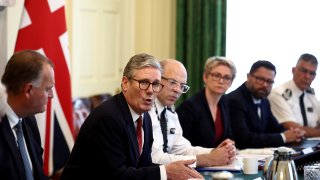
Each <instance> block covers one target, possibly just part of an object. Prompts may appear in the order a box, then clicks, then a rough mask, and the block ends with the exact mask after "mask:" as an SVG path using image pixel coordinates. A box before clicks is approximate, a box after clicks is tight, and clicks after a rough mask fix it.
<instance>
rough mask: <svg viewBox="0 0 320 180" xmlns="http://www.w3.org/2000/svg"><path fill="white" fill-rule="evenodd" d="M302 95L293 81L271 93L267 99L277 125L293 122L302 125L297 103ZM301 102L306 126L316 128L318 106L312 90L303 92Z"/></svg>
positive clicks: (319, 110)
mask: <svg viewBox="0 0 320 180" xmlns="http://www.w3.org/2000/svg"><path fill="white" fill-rule="evenodd" d="M302 93H303V91H301V90H300V89H299V88H298V87H297V86H296V84H295V83H294V81H293V80H290V81H288V82H286V83H284V84H282V85H280V86H279V87H276V88H274V89H273V90H272V91H271V93H270V95H269V97H268V98H269V100H270V104H271V110H272V113H273V115H274V116H275V117H276V118H277V120H278V121H279V123H284V122H289V121H294V122H296V123H298V124H300V125H303V117H302V114H301V109H300V103H299V98H300V96H301V94H302ZM303 102H304V106H305V112H306V117H307V123H308V126H309V127H316V126H318V125H319V122H320V116H319V114H320V105H319V101H318V100H317V98H316V96H315V93H314V90H313V88H310V89H307V90H305V91H304V98H303Z"/></svg>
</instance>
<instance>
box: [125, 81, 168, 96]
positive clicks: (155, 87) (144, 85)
mask: <svg viewBox="0 0 320 180" xmlns="http://www.w3.org/2000/svg"><path fill="white" fill-rule="evenodd" d="M128 79H129V80H134V81H136V82H138V83H139V88H140V89H141V90H147V89H148V88H149V86H150V84H151V85H152V91H153V92H156V93H158V92H160V91H161V90H162V88H163V86H164V85H163V84H161V83H158V82H148V81H147V80H137V79H134V78H128ZM143 83H145V84H143ZM147 83H148V85H147ZM157 88H159V89H157Z"/></svg>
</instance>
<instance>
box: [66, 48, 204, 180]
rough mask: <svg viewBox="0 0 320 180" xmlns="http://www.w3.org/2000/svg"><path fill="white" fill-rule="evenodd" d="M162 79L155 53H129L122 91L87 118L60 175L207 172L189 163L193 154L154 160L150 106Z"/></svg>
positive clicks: (165, 175)
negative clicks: (160, 161)
mask: <svg viewBox="0 0 320 180" xmlns="http://www.w3.org/2000/svg"><path fill="white" fill-rule="evenodd" d="M160 80H161V67H160V64H159V62H158V61H157V60H155V58H154V57H153V56H150V55H148V54H138V55H135V56H133V57H132V58H131V59H130V61H129V62H128V64H127V65H126V67H125V69H124V72H123V77H122V83H121V87H122V92H121V93H120V94H118V95H115V96H113V97H112V98H110V99H109V100H107V101H105V102H104V103H102V104H101V105H100V106H98V107H96V108H95V109H94V110H93V111H92V113H91V114H90V115H89V116H88V118H87V119H86V120H85V122H84V124H83V125H82V127H81V129H80V132H79V135H78V137H77V140H76V143H75V145H74V148H73V150H72V152H71V156H70V159H69V161H68V163H67V165H66V166H65V168H64V171H63V172H62V176H61V180H64V179H150V180H151V179H152V180H154V179H188V178H196V177H202V176H201V175H200V174H199V173H197V172H196V171H195V170H193V169H191V168H189V167H188V165H190V164H192V163H194V162H195V161H194V160H188V161H177V162H174V163H171V164H167V165H161V166H159V165H156V164H153V163H152V161H151V147H152V142H153V137H152V124H151V119H150V116H149V114H148V113H147V111H149V110H150V109H151V107H152V105H153V101H154V98H155V96H156V95H157V93H158V92H159V91H160V90H161V89H162V87H163V85H162V84H160ZM140 117H142V119H143V120H142V125H143V126H142V127H141V126H140V125H141V123H140V119H141V118H140Z"/></svg>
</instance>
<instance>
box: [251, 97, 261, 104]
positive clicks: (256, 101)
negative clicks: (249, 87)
mask: <svg viewBox="0 0 320 180" xmlns="http://www.w3.org/2000/svg"><path fill="white" fill-rule="evenodd" d="M252 99H253V103H254V104H260V103H261V99H256V98H254V97H252Z"/></svg>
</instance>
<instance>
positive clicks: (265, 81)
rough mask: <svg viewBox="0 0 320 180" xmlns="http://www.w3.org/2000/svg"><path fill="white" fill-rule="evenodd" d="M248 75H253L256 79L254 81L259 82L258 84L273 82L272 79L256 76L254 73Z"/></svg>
mask: <svg viewBox="0 0 320 180" xmlns="http://www.w3.org/2000/svg"><path fill="white" fill-rule="evenodd" d="M250 76H252V77H254V78H255V79H256V83H257V84H259V85H262V84H264V83H267V84H268V85H273V84H274V80H270V79H265V78H263V77H260V76H256V75H253V74H250Z"/></svg>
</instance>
